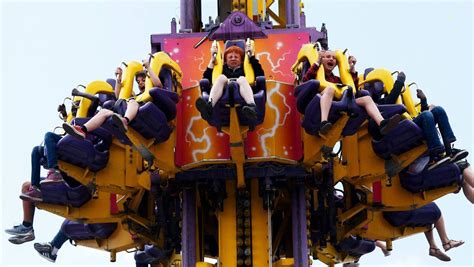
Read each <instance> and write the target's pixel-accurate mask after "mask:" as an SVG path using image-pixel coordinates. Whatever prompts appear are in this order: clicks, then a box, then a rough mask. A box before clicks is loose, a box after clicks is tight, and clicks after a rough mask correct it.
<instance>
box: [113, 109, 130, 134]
mask: <svg viewBox="0 0 474 267" xmlns="http://www.w3.org/2000/svg"><path fill="white" fill-rule="evenodd" d="M112 124H113V125H114V127H115V128H117V129H118V130H119V131H120V132H122V133H125V132H126V131H127V130H128V127H127V124H125V122H123V117H122V116H120V115H119V114H117V113H114V114H113V115H112Z"/></svg>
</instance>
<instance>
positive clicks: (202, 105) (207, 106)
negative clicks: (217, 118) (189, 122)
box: [196, 97, 213, 120]
mask: <svg viewBox="0 0 474 267" xmlns="http://www.w3.org/2000/svg"><path fill="white" fill-rule="evenodd" d="M196 108H197V110H199V112H200V113H201V117H202V118H203V119H205V120H209V119H210V118H211V116H212V109H213V108H212V103H211V102H210V101H209V102H206V101H205V100H204V99H203V98H202V97H199V98H198V99H197V100H196Z"/></svg>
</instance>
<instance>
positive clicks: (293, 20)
mask: <svg viewBox="0 0 474 267" xmlns="http://www.w3.org/2000/svg"><path fill="white" fill-rule="evenodd" d="M286 24H296V25H298V26H300V0H286Z"/></svg>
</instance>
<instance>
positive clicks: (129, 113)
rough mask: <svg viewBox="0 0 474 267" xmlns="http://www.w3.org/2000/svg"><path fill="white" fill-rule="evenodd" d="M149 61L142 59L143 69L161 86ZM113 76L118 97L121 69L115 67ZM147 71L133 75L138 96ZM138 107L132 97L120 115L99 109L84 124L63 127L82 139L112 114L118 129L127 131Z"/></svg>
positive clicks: (143, 89) (120, 87)
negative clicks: (115, 78)
mask: <svg viewBox="0 0 474 267" xmlns="http://www.w3.org/2000/svg"><path fill="white" fill-rule="evenodd" d="M149 64H150V63H149V61H148V60H144V63H143V66H144V67H145V70H148V75H149V76H150V78H151V81H152V83H153V86H154V87H163V85H162V83H161V81H160V78H159V77H158V76H157V75H156V74H155V73H154V72H153V70H152V69H151V68H150V67H149ZM115 76H116V77H117V81H116V82H115V96H116V97H117V98H118V97H119V95H120V90H121V89H122V69H121V68H117V70H116V71H115ZM146 76H147V72H146V71H140V72H137V74H136V75H135V81H136V82H137V84H138V89H139V90H140V92H139V93H138V94H137V95H135V96H138V95H140V94H142V93H143V92H145V80H146ZM139 107H140V105H139V103H138V102H137V101H135V99H134V97H132V98H129V99H128V100H127V109H126V110H125V114H124V116H123V117H122V116H121V115H119V114H117V113H114V112H113V111H112V110H108V109H101V110H100V111H99V112H98V113H97V114H95V115H94V116H93V117H92V118H91V119H90V120H89V121H88V122H86V123H85V124H84V125H82V126H79V125H71V124H69V123H64V124H63V128H64V131H66V133H68V134H70V135H72V136H75V137H77V138H82V139H84V138H85V137H86V134H87V133H88V132H92V131H94V130H95V129H97V128H99V127H100V126H101V125H102V124H103V123H104V122H105V120H107V119H108V118H109V117H111V116H112V120H113V123H114V125H116V126H117V127H118V129H119V130H120V131H122V132H126V131H127V125H128V124H129V123H130V121H132V120H133V119H134V118H135V117H136V116H137V113H138V108H139Z"/></svg>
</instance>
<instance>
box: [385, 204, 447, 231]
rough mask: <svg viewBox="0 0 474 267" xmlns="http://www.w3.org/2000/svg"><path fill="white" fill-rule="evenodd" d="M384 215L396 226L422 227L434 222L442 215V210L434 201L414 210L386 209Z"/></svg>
mask: <svg viewBox="0 0 474 267" xmlns="http://www.w3.org/2000/svg"><path fill="white" fill-rule="evenodd" d="M383 217H384V218H385V220H387V222H388V223H390V224H391V225H393V226H395V227H400V226H405V227H422V226H429V225H432V224H434V223H435V222H436V221H437V220H438V219H439V217H441V211H440V210H439V208H438V206H437V205H436V204H435V203H433V202H432V203H429V204H426V205H425V206H423V207H421V208H418V209H414V210H408V211H386V212H383Z"/></svg>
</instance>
